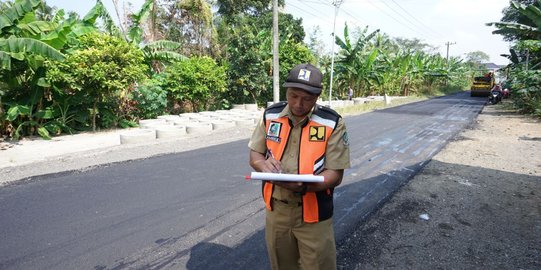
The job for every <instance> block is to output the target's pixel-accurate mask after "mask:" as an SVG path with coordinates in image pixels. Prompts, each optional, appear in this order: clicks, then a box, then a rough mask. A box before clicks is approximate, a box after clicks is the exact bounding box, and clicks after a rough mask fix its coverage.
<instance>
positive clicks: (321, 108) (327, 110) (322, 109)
mask: <svg viewBox="0 0 541 270" xmlns="http://www.w3.org/2000/svg"><path fill="white" fill-rule="evenodd" d="M316 111H320V112H322V113H325V114H331V115H333V116H334V117H337V118H342V116H341V115H340V114H339V113H337V112H336V111H335V110H333V109H331V108H329V107H327V106H323V105H319V104H318V105H317V106H316Z"/></svg>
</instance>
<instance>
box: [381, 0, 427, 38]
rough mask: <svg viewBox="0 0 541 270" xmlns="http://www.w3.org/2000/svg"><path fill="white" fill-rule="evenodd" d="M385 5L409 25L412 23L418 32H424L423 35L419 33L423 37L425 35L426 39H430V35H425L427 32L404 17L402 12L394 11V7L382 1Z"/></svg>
mask: <svg viewBox="0 0 541 270" xmlns="http://www.w3.org/2000/svg"><path fill="white" fill-rule="evenodd" d="M381 2H382V3H383V4H384V5H386V6H387V7H388V8H389V9H391V10H392V11H393V12H394V13H396V14H398V16H400V17H402V18H403V19H404V20H406V21H407V22H408V23H410V24H411V25H412V26H413V27H415V28H417V29H418V30H420V31H422V32H423V33H420V32H417V33H420V34H422V35H425V36H426V37H429V36H427V35H428V34H429V33H425V30H423V29H421V28H420V27H419V26H417V25H416V24H415V23H413V22H412V21H411V20H410V19H408V18H406V17H405V16H404V15H402V13H401V12H398V11H396V9H394V8H393V7H392V6H390V5H389V4H387V2H385V1H383V0H382V1H381Z"/></svg>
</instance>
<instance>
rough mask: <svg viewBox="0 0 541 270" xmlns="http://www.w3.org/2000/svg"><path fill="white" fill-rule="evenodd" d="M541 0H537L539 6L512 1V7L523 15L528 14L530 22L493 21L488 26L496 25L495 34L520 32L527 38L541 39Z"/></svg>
mask: <svg viewBox="0 0 541 270" xmlns="http://www.w3.org/2000/svg"><path fill="white" fill-rule="evenodd" d="M540 7H541V0H537V6H536V5H535V4H532V5H523V4H520V3H517V2H515V1H511V8H513V9H515V10H517V11H518V12H520V13H521V14H522V15H524V16H526V17H527V18H528V19H529V20H530V21H529V23H528V24H521V23H514V22H491V23H487V24H486V25H487V26H495V27H496V28H498V30H495V31H493V32H492V33H493V34H508V33H512V34H520V35H522V36H523V37H526V38H527V39H532V40H539V39H541V9H540Z"/></svg>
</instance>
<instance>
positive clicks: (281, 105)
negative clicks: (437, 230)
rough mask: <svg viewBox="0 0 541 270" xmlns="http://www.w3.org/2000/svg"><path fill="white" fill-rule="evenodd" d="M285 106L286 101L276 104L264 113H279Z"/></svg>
mask: <svg viewBox="0 0 541 270" xmlns="http://www.w3.org/2000/svg"><path fill="white" fill-rule="evenodd" d="M286 105H287V101H280V102H276V103H274V104H272V105H270V106H269V107H267V108H266V109H265V112H281V111H282V110H283V109H284V108H285V107H286Z"/></svg>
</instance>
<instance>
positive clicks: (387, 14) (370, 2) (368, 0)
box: [367, 0, 427, 37]
mask: <svg viewBox="0 0 541 270" xmlns="http://www.w3.org/2000/svg"><path fill="white" fill-rule="evenodd" d="M367 2H368V3H369V4H370V5H372V6H374V7H376V8H377V9H379V10H380V11H381V12H382V13H383V14H385V15H386V16H387V17H390V18H391V19H393V20H394V21H395V22H397V23H398V24H400V25H402V26H404V27H407V28H408V29H410V30H411V31H413V32H416V33H417V34H420V35H423V36H425V35H424V34H423V33H419V32H418V31H417V30H415V29H413V28H411V27H410V26H408V25H405V24H403V23H402V22H400V21H399V20H398V19H396V18H395V17H394V16H392V15H390V14H389V13H387V12H386V11H385V10H384V9H382V8H380V7H379V6H378V5H376V4H374V3H372V1H370V0H367ZM425 37H427V36H425Z"/></svg>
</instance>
